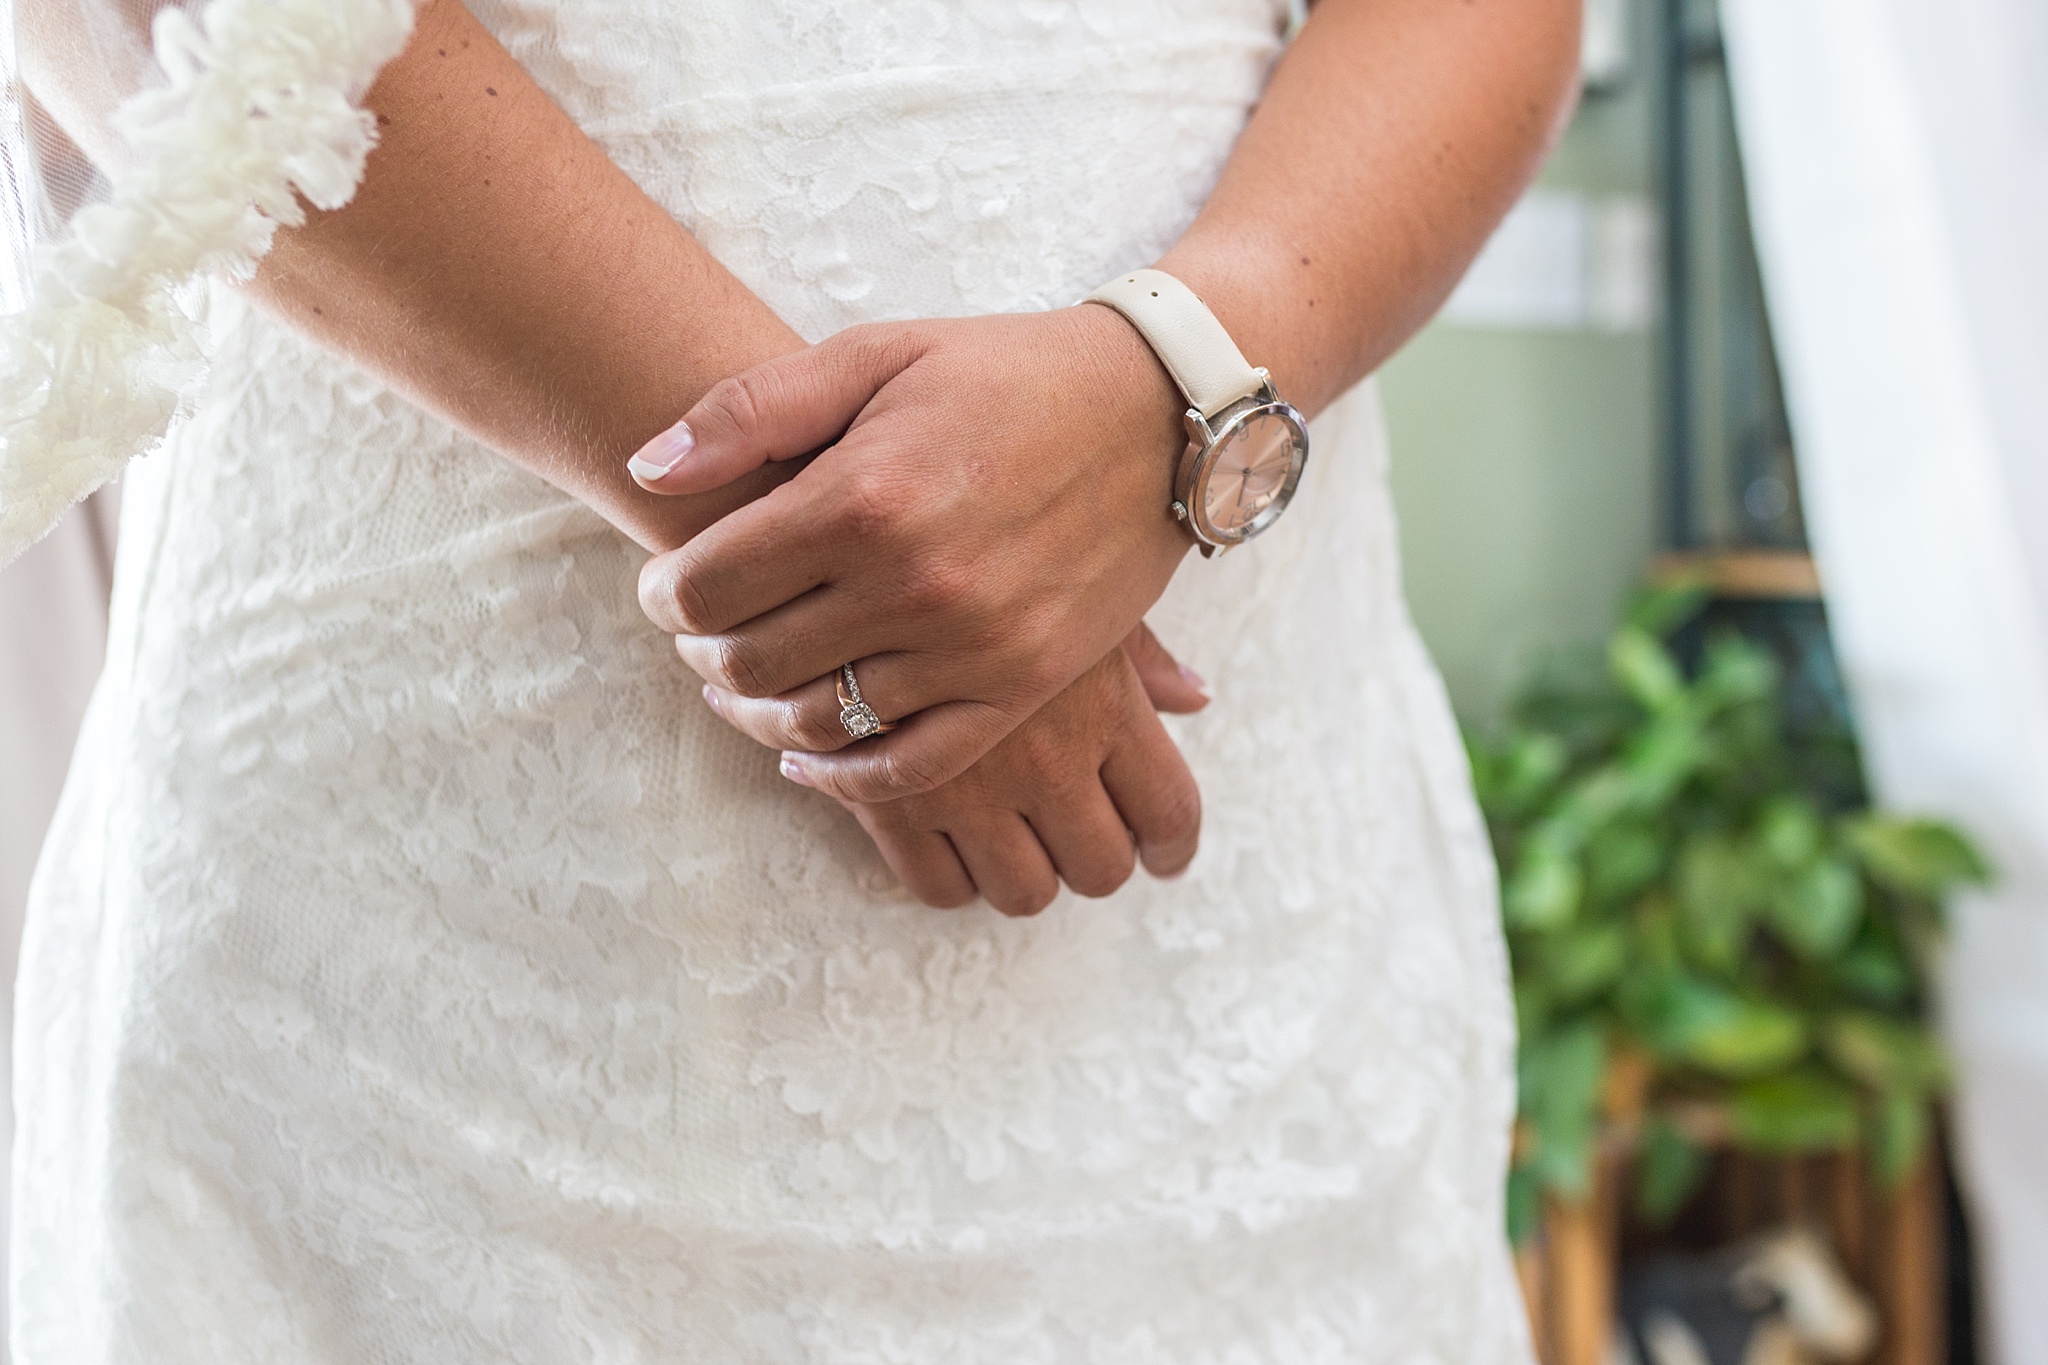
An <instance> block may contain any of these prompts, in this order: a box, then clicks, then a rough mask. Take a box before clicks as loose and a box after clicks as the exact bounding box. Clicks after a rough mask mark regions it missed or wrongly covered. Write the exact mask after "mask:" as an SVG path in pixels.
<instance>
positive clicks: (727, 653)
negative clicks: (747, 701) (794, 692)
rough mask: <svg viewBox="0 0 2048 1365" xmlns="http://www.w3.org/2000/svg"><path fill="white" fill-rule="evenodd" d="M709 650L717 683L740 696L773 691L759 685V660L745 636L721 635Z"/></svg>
mask: <svg viewBox="0 0 2048 1365" xmlns="http://www.w3.org/2000/svg"><path fill="white" fill-rule="evenodd" d="M712 650H713V653H712V671H713V672H714V673H716V674H717V675H718V676H717V678H716V679H715V681H716V682H717V683H718V685H719V686H720V687H723V688H726V689H728V690H730V691H733V692H737V693H739V694H740V695H741V696H743V697H757V698H758V697H771V696H773V695H775V694H774V692H773V691H772V690H771V689H769V688H768V687H766V686H764V685H763V670H762V666H761V661H760V659H759V658H758V657H757V655H756V652H755V650H754V647H753V646H752V645H751V644H749V643H748V642H747V641H746V640H744V639H742V638H740V637H737V636H732V635H726V636H721V637H720V638H719V639H718V640H717V642H716V643H715V644H714V645H713V647H712Z"/></svg>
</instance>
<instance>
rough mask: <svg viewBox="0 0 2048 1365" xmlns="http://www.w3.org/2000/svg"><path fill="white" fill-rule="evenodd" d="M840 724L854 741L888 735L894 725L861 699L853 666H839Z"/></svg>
mask: <svg viewBox="0 0 2048 1365" xmlns="http://www.w3.org/2000/svg"><path fill="white" fill-rule="evenodd" d="M839 723H840V724H841V725H843V726H845V727H846V733H847V735H848V737H849V738H852V739H866V738H867V737H868V736H869V735H886V734H888V733H889V732H890V731H891V730H893V729H895V728H896V727H895V726H894V725H891V724H889V723H888V722H887V721H884V720H883V719H882V718H881V717H880V716H878V715H876V714H875V708H874V707H872V706H869V705H868V704H867V703H866V702H864V701H862V700H861V699H860V684H859V683H857V682H855V681H854V679H853V665H852V664H841V665H840V666H839Z"/></svg>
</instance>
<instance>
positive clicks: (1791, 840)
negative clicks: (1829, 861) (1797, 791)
mask: <svg viewBox="0 0 2048 1365" xmlns="http://www.w3.org/2000/svg"><path fill="white" fill-rule="evenodd" d="M1821 833H1822V831H1821V823H1820V813H1819V812H1818V811H1816V810H1815V809H1814V808H1813V802H1811V801H1809V800H1807V799H1806V798H1805V797H1803V796H1776V797H1772V798H1771V799H1770V800H1769V801H1766V802H1765V803H1764V807H1763V810H1762V811H1761V812H1760V813H1759V815H1758V816H1757V842H1758V843H1759V844H1761V845H1762V847H1763V851H1764V853H1765V854H1766V855H1767V856H1768V857H1769V858H1770V860H1771V861H1772V862H1774V863H1776V864H1777V865H1778V866H1779V867H1784V868H1796V867H1804V866H1805V865H1806V864H1808V863H1810V862H1812V861H1813V860H1814V859H1815V858H1816V857H1818V856H1819V855H1820V841H1821Z"/></svg>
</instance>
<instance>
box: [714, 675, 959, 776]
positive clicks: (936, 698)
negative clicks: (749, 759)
mask: <svg viewBox="0 0 2048 1365" xmlns="http://www.w3.org/2000/svg"><path fill="white" fill-rule="evenodd" d="M854 672H855V676H856V678H857V679H858V681H859V682H860V696H861V700H862V701H864V702H866V703H867V704H868V706H869V708H870V709H872V710H873V711H874V713H875V716H876V718H877V719H878V720H880V721H882V722H883V723H884V724H889V725H893V724H895V723H896V722H897V721H900V720H902V719H903V718H904V717H906V716H909V715H912V714H914V713H916V712H918V711H922V710H924V709H925V708H926V707H928V706H936V705H938V704H939V703H940V702H942V701H949V700H951V699H952V698H951V695H950V694H949V693H948V692H947V691H946V690H945V689H943V688H941V687H939V686H935V685H934V678H935V676H936V675H935V674H934V672H933V670H932V667H931V663H930V661H929V660H927V659H925V658H924V656H921V655H916V654H875V655H871V656H869V657H868V658H865V659H862V660H861V661H860V662H859V664H857V665H856V666H855V670H854ZM704 700H705V701H706V702H707V703H709V704H710V706H711V709H712V710H713V711H715V712H717V713H718V716H719V718H720V719H722V720H724V721H725V723H726V724H728V725H730V726H732V727H733V728H734V729H735V730H738V731H739V732H740V733H741V734H743V735H745V736H747V737H748V738H749V739H752V740H754V741H755V742H757V743H760V744H765V745H767V746H768V747H769V748H771V749H796V750H800V751H801V752H804V753H811V754H829V753H833V752H835V751H837V750H840V749H844V748H845V747H846V746H847V745H849V744H851V743H853V736H852V735H851V734H849V733H848V732H847V729H846V724H845V722H844V721H842V720H841V719H840V713H841V712H842V711H843V710H844V709H845V708H844V707H842V706H840V704H839V674H838V672H837V670H834V671H833V672H832V673H830V674H828V675H827V676H825V677H822V678H817V679H814V680H813V681H811V682H807V683H805V684H804V685H803V686H802V687H796V688H792V689H790V690H789V691H787V692H784V693H782V694H781V695H780V696H774V697H747V696H742V695H741V694H739V693H737V692H733V691H729V690H728V689H726V688H723V687H719V686H717V685H716V684H713V683H706V684H705V685H704Z"/></svg>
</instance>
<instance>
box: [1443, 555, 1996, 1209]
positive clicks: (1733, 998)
mask: <svg viewBox="0 0 2048 1365" xmlns="http://www.w3.org/2000/svg"><path fill="white" fill-rule="evenodd" d="M1703 600H1704V594H1703V593H1702V592H1700V591H1699V590H1698V589H1697V588H1695V587H1680V588H1675V589H1667V590H1663V591H1659V592H1653V593H1649V594H1646V595H1644V596H1643V597H1642V598H1641V599H1639V600H1638V602H1637V603H1636V604H1635V606H1634V607H1633V609H1632V610H1631V611H1630V613H1629V615H1628V617H1627V619H1626V621H1625V623H1624V624H1623V625H1622V626H1621V627H1620V629H1618V630H1617V631H1616V632H1615V633H1614V635H1613V637H1612V639H1611V640H1610V641H1609V643H1608V647H1607V650H1606V653H1605V658H1604V660H1603V661H1602V666H1600V667H1597V668H1590V669H1581V670H1579V671H1578V672H1576V673H1568V674H1563V675H1556V674H1553V676H1551V677H1548V678H1546V679H1544V680H1543V681H1540V682H1539V683H1537V684H1535V685H1533V686H1531V687H1530V688H1528V689H1527V690H1525V691H1524V692H1523V693H1522V694H1521V695H1520V696H1519V697H1518V698H1517V700H1516V701H1515V702H1514V703H1513V704H1512V705H1511V706H1510V707H1509V709H1508V712H1507V716H1506V721H1505V723H1504V724H1503V725H1502V726H1501V727H1500V729H1499V730H1498V731H1497V732H1496V733H1494V734H1491V735H1486V736H1477V735H1474V736H1468V745H1469V748H1470V752H1471V757H1472V767H1473V773H1474V778H1475V782H1476V785H1477V788H1478V792H1479V798H1480V803H1481V805H1482V807H1483V809H1484V810H1485V813H1486V817H1487V821H1488V824H1489V827H1490V829H1491V832H1492V836H1493V841H1494V850H1495V855H1496V857H1497V859H1498V861H1499V864H1500V870H1501V877H1502V888H1503V889H1502V913H1503V916H1504V918H1505V921H1506V926H1507V933H1508V943H1509V948H1510V952H1511V954H1512V958H1513V963H1514V986H1515V1005H1516V1012H1517V1016H1518V1022H1519V1025H1520V1030H1521V1042H1520V1051H1519V1055H1518V1072H1519V1081H1520V1087H1521V1121H1520V1131H1519V1133H1518V1141H1517V1143H1516V1157H1515V1162H1514V1166H1513V1171H1512V1175H1511V1177H1510V1187H1509V1217H1510V1223H1511V1231H1512V1232H1513V1233H1514V1235H1515V1237H1516V1239H1517V1240H1518V1241H1520V1240H1522V1239H1523V1238H1525V1237H1526V1236H1527V1235H1528V1233H1529V1232H1530V1231H1532V1230H1533V1228H1534V1227H1535V1225H1536V1219H1537V1216H1538V1210H1539V1209H1540V1207H1541V1201H1542V1199H1543V1197H1544V1196H1545V1195H1549V1196H1553V1197H1556V1198H1559V1199H1562V1200H1565V1201H1579V1200H1583V1199H1584V1198H1585V1197H1586V1196H1587V1194H1588V1192H1589V1190H1590V1188H1591V1181H1592V1178H1593V1168H1594V1158H1595V1153H1596V1147H1597V1144H1598V1142H1599V1141H1600V1139H1601V1124H1602V1103H1601V1098H1602V1093H1603V1088H1606V1089H1607V1090H1608V1091H1610V1092H1611V1091H1612V1090H1613V1089H1614V1082H1615V1081H1616V1079H1617V1078H1618V1077H1619V1078H1620V1079H1622V1080H1624V1082H1627V1083H1626V1084H1624V1087H1623V1088H1625V1089H1630V1090H1632V1091H1633V1092H1634V1099H1633V1101H1632V1102H1631V1105H1630V1108H1631V1109H1632V1110H1633V1111H1634V1115H1636V1116H1639V1117H1634V1116H1632V1118H1631V1126H1632V1127H1633V1128H1634V1130H1635V1131H1633V1132H1632V1133H1630V1134H1628V1135H1627V1136H1628V1137H1629V1138H1630V1139H1631V1140H1632V1141H1633V1143H1634V1146H1635V1154H1636V1161H1635V1168H1636V1172H1637V1183H1636V1197H1637V1202H1638V1206H1639V1208H1640V1209H1641V1210H1642V1211H1643V1213H1645V1214H1646V1215H1648V1216H1649V1217H1651V1218H1653V1219H1661V1218H1664V1217H1668V1216H1669V1215H1670V1214H1671V1213H1672V1212H1674V1211H1675V1210H1676V1209H1678V1208H1679V1207H1681V1206H1682V1205H1683V1204H1684V1202H1685V1201H1686V1199H1687V1198H1688V1197H1689V1195H1690V1194H1691V1193H1692V1191H1693V1190H1694V1189H1695V1188H1696V1186H1697V1183H1698V1181H1699V1179H1700V1177H1701V1174H1702V1172H1703V1169H1704V1165H1705V1163H1704V1159H1703V1153H1702V1151H1701V1150H1700V1146H1699V1134H1700V1131H1701V1128H1702V1124H1701V1123H1700V1121H1699V1120H1700V1117H1701V1116H1702V1114H1706V1115H1710V1116H1712V1118H1713V1124H1712V1126H1713V1127H1715V1128H1717V1129H1719V1130H1720V1131H1723V1132H1725V1133H1726V1134H1727V1135H1728V1137H1729V1138H1730V1139H1731V1140H1732V1141H1733V1142H1735V1143H1736V1144H1737V1145H1739V1146H1743V1147H1747V1148H1750V1149H1752V1150H1760V1151H1767V1152H1810V1151H1827V1150H1842V1149H1846V1148H1850V1147H1861V1148H1863V1149H1864V1150H1865V1152H1866V1153H1867V1155H1868V1157H1869V1159H1870V1162H1871V1166H1872V1168H1873V1170H1874V1171H1875V1173H1876V1174H1877V1176H1878V1178H1879V1179H1880V1180H1881V1181H1883V1182H1890V1183H1894V1184H1895V1183H1896V1182H1898V1181H1899V1180H1901V1179H1902V1178H1903V1177H1904V1176H1905V1175H1906V1174H1907V1173H1908V1172H1909V1171H1910V1170H1911V1169H1912V1167H1913V1164H1914V1162H1915V1161H1916V1159H1917V1158H1918V1155H1919V1153H1920V1151H1921V1149H1922V1147H1923V1145H1924V1144H1925V1142H1926V1138H1927V1134H1928V1131H1929V1125H1930V1113H1931V1106H1932V1104H1933V1102H1934V1100H1935V1098H1936V1097H1937V1096H1938V1095H1939V1093H1940V1091H1941V1089H1942V1087H1943V1085H1944V1083H1945V1081H1946V1078H1947V1064H1946V1062H1945V1060H1944V1058H1943V1055H1942V1050H1941V1048H1940V1045H1939V1044H1938V1042H1937V1041H1936V1040H1935V1038H1934V1036H1933V1034H1932V1033H1931V1031H1930V1029H1929V1025H1928V1021H1927V1016H1926V1004H1927V998H1926V991H1925V985H1924V973H1923V966H1924V962H1925V954H1926V952H1927V949H1928V948H1929V946H1930V944H1931V941H1932V939H1933V937H1934V936H1935V935H1936V934H1937V933H1938V932H1939V929H1940V925H1941V904H1942V899H1943V897H1944V895H1945V894H1946V893H1947V892H1948V891H1949V890H1951V889H1952V888H1953V887H1955V886H1956V885H1958V884H1959V883H1964V882H1974V881H1982V880H1983V879H1984V878H1985V876H1986V871H1985V867H1984V863H1983V861H1982V860H1981V859H1980V858H1979V856H1978V855H1977V853H1976V851H1975V850H1974V849H1973V848H1972V847H1971V845H1970V843H1969V842H1968V841H1967V840H1966V839H1965V838H1964V837H1963V836H1962V835H1961V834H1960V833H1958V832H1957V831H1956V830H1954V829H1952V828H1950V827H1949V826H1947V825H1944V824H1941V823H1939V822H1936V821H1931V820H1921V819H1902V818H1896V817H1893V816H1888V815H1882V814H1877V813H1874V812H1872V811H1870V810H1869V809H1868V808H1867V804H1866V802H1865V801H1864V799H1863V797H1862V788H1861V782H1860V779H1859V778H1858V777H1857V775H1856V772H1857V770H1856V767H1855V754H1854V750H1853V747H1852V745H1851V744H1850V742H1849V740H1848V738H1847V736H1846V735H1842V734H1828V733H1806V732H1794V731H1793V730H1791V729H1790V728H1788V726H1787V725H1786V723H1785V717H1784V696H1783V683H1782V679H1781V677H1780V672H1779V669H1778V667H1777V665H1776V664H1775V662H1774V660H1773V658H1772V657H1771V655H1770V654H1769V653H1768V652H1767V651H1766V650H1764V649H1763V648H1761V647H1760V646H1758V645H1756V644H1754V643H1751V642H1749V641H1746V640H1743V639H1741V638H1738V637H1735V636H1732V635H1726V636H1721V637H1718V638H1714V639H1711V640H1709V641H1708V642H1707V643H1706V644H1705V646H1704V648H1703V650H1701V651H1700V654H1701V657H1700V659H1699V662H1698V666H1697V667H1696V668H1695V669H1694V670H1692V673H1691V676H1688V675H1687V672H1686V670H1684V669H1682V668H1681V667H1680V664H1679V662H1678V659H1677V658H1676V657H1675V655H1674V652H1673V649H1672V647H1671V643H1670V642H1671V637H1672V636H1673V634H1674V632H1675V631H1677V630H1678V629H1679V628H1680V627H1681V626H1683V625H1684V624H1685V623H1686V622H1688V621H1689V620H1691V619H1692V618H1694V617H1695V616H1696V615H1697V613H1698V611H1699V609H1700V607H1701V605H1702V603H1703Z"/></svg>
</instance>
